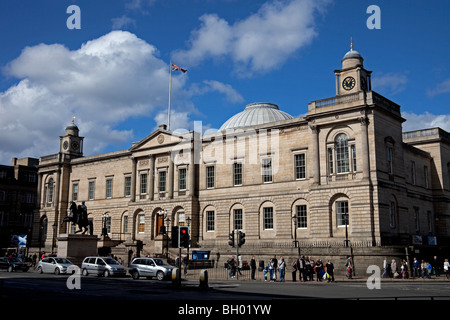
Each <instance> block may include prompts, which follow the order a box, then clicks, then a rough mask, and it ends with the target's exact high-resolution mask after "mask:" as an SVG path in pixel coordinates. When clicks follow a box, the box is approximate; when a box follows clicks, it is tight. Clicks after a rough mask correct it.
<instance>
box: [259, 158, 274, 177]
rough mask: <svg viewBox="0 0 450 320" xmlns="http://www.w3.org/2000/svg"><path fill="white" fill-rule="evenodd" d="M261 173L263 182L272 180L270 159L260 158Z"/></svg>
mask: <svg viewBox="0 0 450 320" xmlns="http://www.w3.org/2000/svg"><path fill="white" fill-rule="evenodd" d="M261 162H262V168H261V171H262V172H261V173H262V177H263V182H264V183H266V182H272V159H262V161H261Z"/></svg>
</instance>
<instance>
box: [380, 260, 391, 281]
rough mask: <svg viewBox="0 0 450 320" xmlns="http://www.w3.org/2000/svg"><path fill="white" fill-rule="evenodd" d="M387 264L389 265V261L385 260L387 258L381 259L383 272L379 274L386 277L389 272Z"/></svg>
mask: <svg viewBox="0 0 450 320" xmlns="http://www.w3.org/2000/svg"><path fill="white" fill-rule="evenodd" d="M388 266H389V263H388V261H387V258H386V257H384V260H383V270H384V271H383V274H382V275H381V277H382V278H384V277H386V276H387V275H388V274H389V268H388Z"/></svg>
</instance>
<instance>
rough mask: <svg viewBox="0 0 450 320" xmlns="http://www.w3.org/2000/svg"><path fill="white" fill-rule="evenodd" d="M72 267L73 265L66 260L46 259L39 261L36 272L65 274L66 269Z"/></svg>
mask: <svg viewBox="0 0 450 320" xmlns="http://www.w3.org/2000/svg"><path fill="white" fill-rule="evenodd" d="M72 265H73V263H72V262H70V261H69V260H68V259H66V258H58V257H47V258H44V259H42V260H41V261H39V263H38V271H39V273H44V272H46V273H47V272H48V273H54V274H60V273H67V268H69V267H70V266H72Z"/></svg>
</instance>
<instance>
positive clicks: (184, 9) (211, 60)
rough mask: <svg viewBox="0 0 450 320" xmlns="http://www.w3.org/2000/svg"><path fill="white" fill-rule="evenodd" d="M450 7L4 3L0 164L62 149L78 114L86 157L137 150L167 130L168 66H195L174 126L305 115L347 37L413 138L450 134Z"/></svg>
mask: <svg viewBox="0 0 450 320" xmlns="http://www.w3.org/2000/svg"><path fill="white" fill-rule="evenodd" d="M70 5H77V6H78V7H79V8H80V17H81V20H80V26H81V29H69V28H68V27H67V24H66V21H67V19H68V18H70V17H71V14H72V13H67V12H66V11H67V8H68V7H69V6H70ZM370 5H377V6H378V7H379V8H380V10H381V15H380V21H381V29H369V28H367V25H366V21H367V19H368V18H369V17H370V16H371V14H370V13H367V12H366V11H367V8H368V7H369V6H370ZM449 13H450V1H446V0H435V1H428V2H425V1H418V0H410V1H406V0H404V1H375V0H372V1H365V0H334V1H333V0H318V1H317V0H316V1H313V0H289V1H288V0H280V1H272V0H267V1H256V0H189V1H188V0H123V1H104V0H96V1H89V0H83V1H82V0H72V1H69V0H67V1H66V0H58V1H56V0H44V1H35V0H24V1H16V0H2V1H1V2H0V41H1V43H2V46H1V50H0V68H1V69H0V163H1V164H9V163H10V162H11V158H12V157H28V156H29V157H40V156H43V155H47V154H52V153H56V152H58V147H59V136H60V135H63V134H64V128H65V127H66V126H67V125H68V124H69V123H70V122H71V119H72V116H75V117H76V118H75V122H76V124H77V125H78V127H79V128H80V135H82V136H84V137H85V144H84V153H85V155H91V154H96V153H103V152H108V151H115V150H121V149H126V148H129V147H130V146H131V143H132V142H136V141H139V140H141V139H143V138H144V137H146V136H147V135H149V134H150V133H151V132H153V130H155V128H156V127H157V126H158V125H159V124H161V123H166V122H167V106H168V87H169V81H168V79H169V61H170V59H172V60H173V63H175V64H177V65H179V66H181V67H183V68H187V69H188V72H187V73H181V72H176V73H173V77H172V104H171V106H172V116H171V129H173V130H183V129H185V130H190V129H193V122H194V121H201V122H202V125H203V129H204V130H206V129H210V130H213V129H217V128H219V127H220V126H221V125H222V123H224V122H225V121H226V120H227V119H228V118H229V117H231V116H232V115H234V114H236V113H238V112H240V111H242V110H243V108H244V107H245V105H246V104H249V103H253V102H271V103H275V104H277V105H278V106H279V107H280V109H281V110H283V111H285V112H287V113H289V114H291V115H292V116H300V115H303V114H305V113H306V112H307V105H308V103H309V102H311V101H313V100H319V99H324V98H328V97H332V96H334V94H335V78H334V73H333V71H334V70H335V69H339V68H340V67H341V59H342V57H343V56H344V54H345V53H346V52H347V51H348V50H349V46H350V37H352V38H353V40H354V41H355V42H354V49H355V50H357V51H358V52H359V53H360V54H361V55H362V56H363V57H364V66H365V68H366V69H368V70H372V71H373V74H372V81H373V90H374V91H376V92H378V93H380V94H382V95H384V96H385V97H387V98H388V99H391V100H392V101H394V102H396V103H398V104H400V105H401V108H402V112H403V116H404V117H405V118H406V119H407V121H406V123H404V130H405V131H408V130H416V129H422V128H427V127H435V126H440V127H442V128H443V129H445V130H447V131H450V124H449V123H450V108H449V98H450V61H449V59H448V57H449V56H450V54H449V49H450V41H449V40H450V37H449V35H450V34H449V33H450V19H448V14H449Z"/></svg>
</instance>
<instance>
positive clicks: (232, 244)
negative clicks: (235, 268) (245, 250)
mask: <svg viewBox="0 0 450 320" xmlns="http://www.w3.org/2000/svg"><path fill="white" fill-rule="evenodd" d="M228 244H229V245H230V246H232V247H234V230H233V231H232V232H231V233H230V234H229V236H228Z"/></svg>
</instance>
